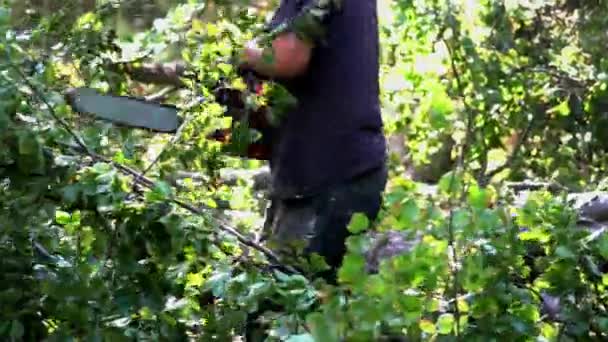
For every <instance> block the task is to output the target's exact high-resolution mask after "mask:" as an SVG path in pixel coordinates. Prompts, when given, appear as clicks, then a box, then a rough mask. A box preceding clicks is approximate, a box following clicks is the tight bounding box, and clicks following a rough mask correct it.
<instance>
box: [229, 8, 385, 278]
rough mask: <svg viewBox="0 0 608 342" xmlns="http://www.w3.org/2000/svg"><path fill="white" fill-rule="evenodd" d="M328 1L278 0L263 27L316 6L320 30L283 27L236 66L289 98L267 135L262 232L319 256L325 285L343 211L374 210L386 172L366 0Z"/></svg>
mask: <svg viewBox="0 0 608 342" xmlns="http://www.w3.org/2000/svg"><path fill="white" fill-rule="evenodd" d="M332 1H333V2H332ZM335 2H336V0H321V1H319V0H282V2H281V4H280V7H279V8H278V10H277V11H276V13H275V16H274V18H273V19H272V21H271V28H276V27H278V26H279V25H281V24H284V23H286V22H287V23H289V22H292V21H293V20H294V19H295V18H298V16H302V15H304V14H303V13H305V11H308V10H309V7H308V6H318V8H317V11H314V13H316V14H317V15H320V19H319V24H320V25H322V26H323V28H324V31H325V32H326V33H325V34H324V35H319V34H315V33H314V32H315V31H316V30H311V31H309V32H305V31H306V30H304V31H302V30H297V29H294V30H287V31H286V32H284V33H281V34H279V35H278V36H277V37H276V38H275V39H274V40H273V41H272V44H271V45H272V47H271V48H267V49H263V48H260V47H258V46H257V45H256V43H255V41H254V42H252V43H250V44H249V45H248V46H247V47H245V48H244V53H243V61H242V65H241V67H242V68H243V69H249V70H253V71H254V72H256V73H257V74H259V75H261V76H263V77H266V78H270V79H274V80H275V81H277V82H279V83H280V84H282V85H283V86H284V87H285V88H286V89H287V90H288V91H289V92H290V93H291V95H293V96H294V97H295V98H296V99H297V106H296V108H294V109H293V110H291V111H289V112H288V113H287V115H286V116H285V117H284V118H283V119H282V120H283V121H282V122H281V124H280V127H278V128H277V129H275V130H274V131H273V132H272V138H273V146H272V157H271V159H270V168H271V177H272V192H271V193H272V194H271V200H272V205H271V207H270V208H269V210H268V212H267V217H266V226H265V230H264V238H263V239H264V240H266V243H267V244H268V245H269V246H270V247H271V248H274V249H275V250H277V251H280V252H281V253H280V254H281V255H287V254H288V253H290V252H291V251H292V250H291V249H290V250H287V249H286V248H285V246H291V245H298V244H299V243H302V244H303V245H304V246H303V247H304V248H305V250H304V252H305V255H311V254H314V253H316V254H319V255H321V256H322V257H324V259H325V261H326V263H327V264H328V265H329V266H330V270H329V271H327V272H325V273H323V274H321V275H322V276H324V277H325V278H326V279H327V280H328V281H329V282H332V283H333V282H335V280H336V279H335V278H336V271H337V268H339V266H340V264H341V262H342V258H343V256H344V254H345V251H346V247H345V240H346V238H347V236H348V230H347V225H348V223H349V222H350V219H351V217H352V215H353V213H357V212H359V213H364V214H366V215H367V216H368V218H370V220H373V219H374V218H375V217H376V215H377V213H378V211H379V209H380V206H381V197H382V192H383V190H384V187H385V183H386V177H387V175H386V168H385V158H386V152H385V150H386V142H385V138H384V135H383V130H382V119H381V115H380V105H379V84H378V73H379V58H378V54H379V42H378V40H379V38H378V23H377V18H376V0H341V4H340V6H333V4H334V3H335ZM319 9H321V10H319ZM322 10H324V11H325V12H323V11H322ZM308 13H310V12H308ZM319 13H321V14H319ZM296 27H302V26H301V25H299V26H296ZM309 28H310V27H309ZM268 55H270V56H272V58H270V59H268V58H266V57H267V56H268ZM279 247H281V249H279Z"/></svg>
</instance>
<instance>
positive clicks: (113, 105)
mask: <svg viewBox="0 0 608 342" xmlns="http://www.w3.org/2000/svg"><path fill="white" fill-rule="evenodd" d="M253 77H254V76H252V75H248V77H247V79H246V80H247V82H246V83H247V87H248V89H249V90H253V91H254V92H256V93H258V94H259V93H260V91H261V88H260V87H261V85H260V83H259V82H257V81H256V80H255V78H253ZM213 95H214V96H215V99H216V101H217V102H218V103H219V104H221V105H223V106H226V107H227V110H226V111H225V113H224V115H226V116H229V117H230V118H231V119H232V126H231V128H228V129H219V130H216V131H214V132H213V133H212V134H210V135H209V136H207V138H209V139H212V140H215V141H219V142H221V143H223V144H224V146H225V148H224V150H225V152H227V153H228V154H232V155H236V156H239V157H245V158H252V159H258V160H268V159H269V158H270V153H271V148H270V146H271V138H270V136H269V134H268V133H266V134H264V133H265V132H268V130H269V129H270V128H271V127H272V125H271V122H272V120H271V118H269V115H271V114H270V113H271V110H270V109H269V107H267V106H264V107H260V108H258V109H255V110H254V109H250V108H247V107H246V104H245V103H246V99H245V96H246V94H245V93H244V92H242V91H240V90H238V89H234V88H230V87H226V86H217V87H216V88H215V89H214V91H213ZM65 97H66V102H67V103H68V104H69V105H70V107H71V108H72V110H73V111H74V112H76V113H78V114H81V115H89V116H92V117H94V118H95V119H98V120H102V121H107V122H111V123H112V124H113V125H116V126H119V127H130V128H136V129H144V130H148V131H150V132H155V133H164V134H175V133H176V132H178V130H179V128H180V127H181V125H183V124H184V120H183V119H182V118H181V117H180V116H179V112H180V109H179V108H178V107H177V106H174V105H170V104H163V103H158V102H155V101H150V100H146V99H144V98H137V97H131V96H117V95H112V94H102V93H100V92H99V91H97V90H95V89H92V88H86V87H83V88H72V89H69V90H68V91H67V92H66V94H65ZM256 133H257V135H258V136H260V137H259V138H257V139H256V138H255V135H256Z"/></svg>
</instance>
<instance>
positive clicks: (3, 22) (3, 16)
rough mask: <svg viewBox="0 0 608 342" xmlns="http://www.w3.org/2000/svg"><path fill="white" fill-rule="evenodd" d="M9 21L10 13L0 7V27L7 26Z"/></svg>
mask: <svg viewBox="0 0 608 342" xmlns="http://www.w3.org/2000/svg"><path fill="white" fill-rule="evenodd" d="M10 20H11V12H10V10H9V9H8V8H5V7H0V27H3V26H7V25H8V24H9V23H10Z"/></svg>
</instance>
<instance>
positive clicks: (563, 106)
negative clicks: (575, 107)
mask: <svg viewBox="0 0 608 342" xmlns="http://www.w3.org/2000/svg"><path fill="white" fill-rule="evenodd" d="M548 112H549V113H551V114H553V113H556V114H559V115H560V116H568V115H570V104H569V103H568V100H567V99H566V100H564V101H562V102H560V104H558V105H557V106H555V107H553V108H551V109H549V111H548Z"/></svg>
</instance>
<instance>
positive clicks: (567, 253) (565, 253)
mask: <svg viewBox="0 0 608 342" xmlns="http://www.w3.org/2000/svg"><path fill="white" fill-rule="evenodd" d="M555 254H556V255H557V256H558V257H560V258H562V259H570V260H574V259H576V254H574V253H573V252H572V251H571V250H570V249H569V248H568V247H566V246H558V247H557V248H556V249H555Z"/></svg>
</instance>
